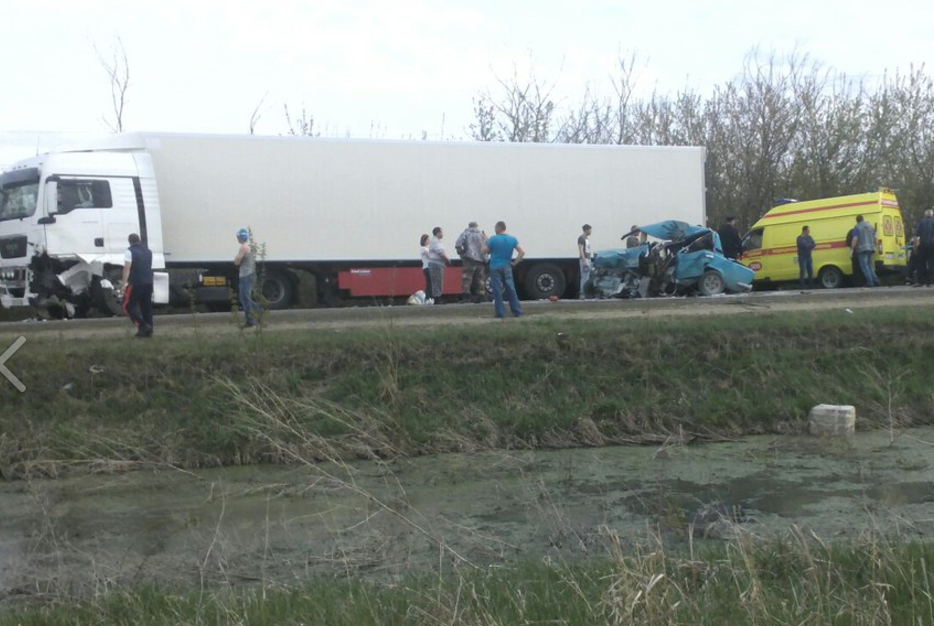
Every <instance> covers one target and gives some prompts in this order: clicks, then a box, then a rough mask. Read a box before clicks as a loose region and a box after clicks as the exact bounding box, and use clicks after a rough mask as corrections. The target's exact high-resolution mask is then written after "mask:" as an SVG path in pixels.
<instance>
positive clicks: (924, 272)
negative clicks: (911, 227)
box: [915, 243, 934, 285]
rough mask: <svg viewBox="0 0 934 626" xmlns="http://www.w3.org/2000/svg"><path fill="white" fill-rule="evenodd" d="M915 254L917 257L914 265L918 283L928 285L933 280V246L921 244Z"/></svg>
mask: <svg viewBox="0 0 934 626" xmlns="http://www.w3.org/2000/svg"><path fill="white" fill-rule="evenodd" d="M915 252H916V254H917V255H918V260H917V262H916V264H915V272H916V273H917V275H918V282H919V283H921V284H922V285H930V284H931V281H932V280H934V244H928V245H925V244H923V243H922V244H921V245H920V246H918V249H917V250H916V251H915Z"/></svg>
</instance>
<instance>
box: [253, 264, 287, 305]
mask: <svg viewBox="0 0 934 626" xmlns="http://www.w3.org/2000/svg"><path fill="white" fill-rule="evenodd" d="M262 281H263V285H262V288H261V289H260V294H262V298H263V306H264V307H266V308H267V309H269V310H270V311H279V310H281V309H286V308H288V307H289V306H290V305H291V304H292V301H293V300H294V299H295V282H294V281H293V280H292V276H291V275H290V274H289V273H288V272H284V271H281V270H266V271H265V272H263V274H262Z"/></svg>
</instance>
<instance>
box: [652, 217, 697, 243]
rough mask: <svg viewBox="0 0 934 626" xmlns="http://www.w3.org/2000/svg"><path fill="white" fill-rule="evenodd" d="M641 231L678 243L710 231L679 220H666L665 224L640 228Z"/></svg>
mask: <svg viewBox="0 0 934 626" xmlns="http://www.w3.org/2000/svg"><path fill="white" fill-rule="evenodd" d="M639 230H641V231H642V232H644V233H645V234H646V235H648V236H649V237H655V238H656V239H667V240H669V241H678V240H679V239H684V238H685V237H690V236H691V235H698V234H700V233H705V232H708V231H709V230H710V229H709V228H705V227H703V226H691V225H690V224H688V223H687V222H680V221H678V220H665V221H664V222H657V223H655V224H649V225H648V226H640V227H639Z"/></svg>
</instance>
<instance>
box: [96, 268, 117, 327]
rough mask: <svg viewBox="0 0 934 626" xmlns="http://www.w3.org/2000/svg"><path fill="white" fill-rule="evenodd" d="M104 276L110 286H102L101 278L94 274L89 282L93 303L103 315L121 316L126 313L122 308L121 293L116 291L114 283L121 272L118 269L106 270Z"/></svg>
mask: <svg viewBox="0 0 934 626" xmlns="http://www.w3.org/2000/svg"><path fill="white" fill-rule="evenodd" d="M104 277H105V278H106V279H107V280H108V281H109V283H110V285H111V286H110V287H104V284H103V281H102V280H101V278H99V277H97V276H95V277H94V281H93V282H92V283H91V293H92V297H93V301H94V305H95V306H96V307H97V310H98V311H100V312H101V313H102V314H103V315H109V316H112V317H121V316H124V315H126V313H125V312H124V310H123V293H122V292H118V291H117V290H116V288H115V287H114V285H116V284H117V282H118V281H120V279H121V277H122V274H121V272H120V271H119V270H107V271H106V272H105V274H104Z"/></svg>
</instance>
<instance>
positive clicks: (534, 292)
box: [523, 263, 567, 300]
mask: <svg viewBox="0 0 934 626" xmlns="http://www.w3.org/2000/svg"><path fill="white" fill-rule="evenodd" d="M523 286H524V287H525V295H527V296H528V297H529V298H531V299H532V300H547V299H548V297H549V296H558V297H559V298H560V297H561V296H563V295H564V290H565V288H566V287H567V280H566V279H565V278H564V272H562V271H561V268H560V267H558V266H557V265H554V264H552V263H539V264H537V265H533V266H532V268H531V269H529V271H528V272H527V273H526V275H525V281H524V283H523Z"/></svg>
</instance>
